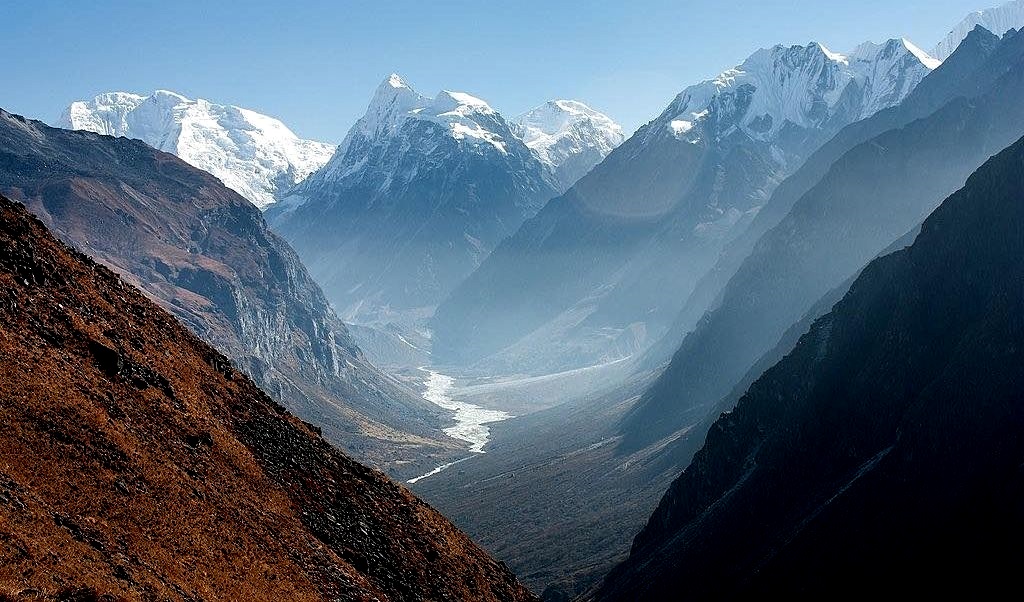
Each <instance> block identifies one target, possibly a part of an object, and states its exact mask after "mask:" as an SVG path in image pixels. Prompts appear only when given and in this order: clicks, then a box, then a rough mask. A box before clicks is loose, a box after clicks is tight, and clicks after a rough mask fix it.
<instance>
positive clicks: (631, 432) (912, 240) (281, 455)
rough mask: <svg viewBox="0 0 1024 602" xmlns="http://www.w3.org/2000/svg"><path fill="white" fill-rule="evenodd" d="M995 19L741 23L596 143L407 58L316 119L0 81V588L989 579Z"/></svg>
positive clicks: (1018, 119) (1001, 375) (1002, 487)
mask: <svg viewBox="0 0 1024 602" xmlns="http://www.w3.org/2000/svg"><path fill="white" fill-rule="evenodd" d="M1022 25H1024V0H1014V1H1012V2H1009V3H1007V4H1005V5H1003V6H1001V7H997V8H992V9H986V10H981V11H977V12H974V13H971V14H969V15H967V17H966V18H965V19H964V20H963V21H962V22H960V23H958V24H957V25H956V26H955V27H954V28H953V29H952V30H951V31H950V32H949V33H948V35H947V36H946V37H945V38H944V39H943V40H942V41H941V42H940V43H939V44H938V45H937V46H936V47H935V48H934V50H933V51H932V52H931V53H927V52H925V51H923V50H921V48H919V47H918V46H917V45H915V44H913V43H912V42H910V41H909V40H907V39H905V38H894V39H890V40H887V41H885V42H883V43H881V44H876V43H872V42H866V43H864V44H861V45H859V46H857V47H856V48H854V49H852V50H850V51H849V52H835V51H833V50H831V49H829V48H828V47H826V46H825V45H823V44H821V43H819V42H810V43H807V44H803V45H776V46H772V47H767V48H762V49H760V50H757V51H756V52H754V53H753V54H751V55H750V56H748V57H747V58H746V59H745V60H743V61H741V62H739V64H737V65H736V66H735V67H733V68H731V69H727V70H725V71H723V72H721V73H720V74H719V75H717V76H715V77H712V78H709V79H707V80H705V81H701V82H698V83H696V84H693V85H690V86H686V87H684V88H682V90H681V91H680V92H679V93H678V94H677V95H676V96H675V97H674V98H673V99H672V100H671V102H670V103H668V105H667V106H666V108H665V109H664V110H663V111H662V112H661V113H660V114H659V115H658V116H656V117H655V118H654V119H652V120H651V121H650V122H648V123H647V124H645V125H643V126H642V127H640V128H639V129H638V130H637V131H636V132H634V133H632V134H631V135H628V136H627V135H626V133H625V132H624V131H623V129H622V128H621V127H620V126H619V125H617V124H616V123H615V122H614V121H613V120H612V119H611V118H609V117H608V116H606V115H604V114H602V113H601V112H599V111H597V110H595V109H593V108H591V107H589V106H588V105H586V104H584V103H583V102H580V101H577V100H564V99H559V100H551V101H549V102H546V103H543V104H541V105H539V106H537V107H535V108H533V109H531V110H529V111H527V112H525V113H523V114H521V115H519V116H516V117H511V116H509V117H506V116H505V115H503V114H502V113H501V112H499V111H498V110H496V109H495V108H494V107H492V106H491V105H490V104H488V102H486V101H484V100H483V99H481V98H478V97H476V96H474V95H471V94H468V93H465V92H457V91H451V90H442V91H440V92H438V93H436V94H434V95H433V96H427V95H424V94H421V93H420V92H418V91H416V90H415V89H414V88H413V87H412V86H411V85H410V84H409V83H408V82H407V81H406V80H405V79H403V78H402V77H400V76H398V75H397V74H392V75H390V76H388V77H386V78H384V81H383V82H381V83H380V85H379V86H378V87H377V88H376V90H375V91H374V93H373V95H372V98H371V100H370V103H369V105H368V106H367V109H366V111H365V113H364V114H363V115H362V117H361V118H360V119H359V120H358V121H356V123H355V125H354V126H353V127H352V128H351V129H350V130H349V132H348V134H347V135H346V137H345V138H344V140H343V141H342V142H341V144H339V145H337V146H335V145H331V144H325V143H320V142H315V141H311V140H303V139H300V138H299V137H298V136H296V135H295V134H294V133H293V132H292V131H291V130H289V129H288V127H287V126H285V125H284V124H283V123H282V122H280V121H278V120H276V119H274V118H271V117H268V116H265V115H261V114H259V113H256V112H254V111H251V110H247V109H242V108H239V107H235V106H231V105H221V104H216V103H213V102H210V101H207V100H202V99H198V100H191V99H189V98H186V97H184V96H181V95H179V94H176V93H174V92H169V91H164V90H158V91H156V92H154V93H152V94H149V95H137V94H132V93H126V92H111V93H106V94H100V95H99V96H96V97H95V98H94V99H93V100H91V101H77V102H74V103H72V104H71V105H70V106H68V108H67V110H66V111H65V112H64V114H63V115H62V116H61V118H60V120H59V122H58V124H59V125H61V126H62V127H61V128H54V127H50V126H47V125H46V124H44V123H41V122H39V121H33V120H31V119H26V118H24V117H21V116H18V115H14V114H11V113H8V112H6V111H3V110H2V109H0V365H3V366H5V369H4V370H2V371H0V400H3V401H0V417H2V420H0V424H2V425H3V426H2V428H0V449H2V450H3V453H0V541H3V542H5V543H6V545H4V546H0V601H4V600H8V599H11V600H23V599H25V600H30V599H43V600H54V601H58V600H59V601H61V602H65V601H69V600H75V601H89V602H93V601H96V602H98V601H100V600H119V599H135V598H139V599H170V600H183V601H186V600H205V599H253V600H276V599H299V600H306V599H309V600H326V599H330V600H360V601H362V600H366V601H370V600H377V601H381V602H384V601H387V600H410V601H411V600H483V601H489V600H511V601H519V600H536V599H537V596H536V595H535V594H541V599H542V600H543V601H544V602H572V601H575V602H612V601H618V600H637V599H639V600H666V599H668V600H671V599H695V600H733V599H751V598H754V597H757V598H798V599H820V598H832V597H839V598H845V597H868V596H871V597H879V596H882V597H887V596H888V597H894V596H898V597H905V598H910V597H914V598H917V597H951V596H953V597H964V598H986V599H987V598H992V597H996V596H1001V595H1004V594H1005V591H1007V590H1009V589H1010V588H1012V587H1013V586H1014V585H1015V583H1014V581H1013V580H1014V578H1015V575H1016V573H1017V567H1018V565H1019V564H1020V561H1021V560H1024V553H1022V552H1021V551H1020V549H1021V547H1020V545H1019V540H1020V537H1021V535H1022V534H1024V512H1022V510H1021V509H1022V508H1024V480H1022V478H1021V474H1022V473H1021V470H1020V467H1021V466H1024V463H1022V462H1024V443H1022V438H1021V437H1020V436H1019V433H1020V432H1021V429H1022V427H1024V406H1021V404H1020V403H1019V401H1020V400H1019V398H1020V394H1019V391H1021V390H1022V385H1024V364H1022V363H1021V362H1020V361H1019V359H1020V358H1019V357H1018V356H1019V355H1020V353H1021V349H1022V344H1024V267H1022V266H1021V264H1020V261H1019V257H1020V256H1021V254H1022V252H1024V204H1022V199H1024V195H1022V193H1024V105H1021V103H1020V102H1019V99H1020V98H1022V97H1024V35H1022V33H1021V31H1020V30H1019V29H1018V28H1019V27H1021V26H1022ZM10 199H13V200H10ZM4 458H6V459H7V460H8V461H6V462H4V461H2V460H3V459H4ZM378 471H383V472H378ZM392 479H394V480H392ZM399 482H404V483H406V486H402V485H400V484H398V483H399ZM410 489H411V490H413V491H415V494H414V493H412V492H411V491H410ZM418 496H422V498H423V500H425V502H424V501H421V499H420V498H419V497H418ZM428 504H429V505H428ZM435 508H436V510H435ZM442 513H443V514H442ZM446 517H447V518H446ZM449 521H451V522H449ZM462 531H465V533H466V534H463V532H462ZM474 542H475V543H474ZM485 550H486V551H485ZM489 554H493V555H494V558H492V557H491V556H489ZM197 567H198V568H197ZM517 575H518V578H519V579H522V584H521V583H520V582H519V581H517V577H516V576H517ZM530 590H532V592H531V591H530Z"/></svg>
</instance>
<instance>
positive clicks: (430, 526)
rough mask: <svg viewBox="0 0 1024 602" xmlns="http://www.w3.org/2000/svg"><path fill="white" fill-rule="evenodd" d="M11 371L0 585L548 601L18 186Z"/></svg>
mask: <svg viewBox="0 0 1024 602" xmlns="http://www.w3.org/2000/svg"><path fill="white" fill-rule="evenodd" d="M0 365H2V366H3V370H0V541H2V542H3V545H2V546H0V597H4V596H6V597H7V598H14V599H23V598H24V599H39V598H43V599H47V598H56V599H90V598H93V599H95V598H96V597H101V596H108V595H109V596H111V597H113V598H115V599H116V598H125V599H160V600H199V599H208V600H212V599H222V600H321V599H332V600H334V599H340V600H423V599H430V600H495V601H497V600H502V601H504V600H529V599H532V596H531V595H530V594H529V593H528V592H527V591H526V590H525V589H524V588H522V587H521V586H520V585H519V584H518V583H517V582H516V581H515V578H514V577H513V576H512V574H511V573H510V572H509V571H508V570H507V569H506V568H505V567H504V566H502V565H500V564H499V563H497V562H495V561H494V560H492V559H490V558H489V557H488V556H487V555H486V554H485V553H484V552H483V551H481V550H480V549H479V548H478V547H477V546H475V545H474V544H473V543H472V542H471V541H470V540H469V539H468V538H467V537H466V536H464V535H463V534H462V533H460V532H459V531H458V530H457V529H455V528H454V527H453V526H452V525H451V524H450V523H449V522H448V521H447V520H446V519H444V518H443V517H442V516H441V515H439V514H438V513H437V512H435V511H434V510H432V509H431V508H430V507H429V506H427V505H426V504H424V503H423V502H421V501H419V500H418V499H417V498H415V497H414V496H413V495H412V494H411V493H409V492H408V491H407V490H405V489H404V488H402V487H400V486H398V485H396V484H395V483H393V482H392V481H390V480H388V479H387V478H386V477H385V476H383V475H382V474H380V473H378V472H375V471H373V470H370V469H368V468H366V467H364V466H362V465H360V464H358V463H356V462H354V461H353V460H351V459H350V458H348V457H347V456H345V455H344V454H342V453H340V452H339V451H337V450H336V449H334V448H333V447H331V446H330V445H329V444H328V443H327V442H326V441H325V440H324V439H322V438H321V437H320V436H319V435H318V434H316V433H315V432H314V429H313V428H311V427H310V426H309V425H306V424H303V423H302V422H301V421H299V420H298V419H296V418H294V417H292V416H290V415H289V414H288V412H287V411H286V410H285V409H284V408H283V407H281V406H280V405H278V404H277V403H275V402H274V401H273V400H272V399H270V398H269V397H268V396H267V395H266V394H265V393H263V392H262V391H261V390H260V389H258V388H257V387H256V386H255V385H254V384H253V382H252V381H250V380H249V379H248V378H246V377H245V376H244V375H243V374H242V373H241V372H240V371H238V370H237V369H235V368H234V367H233V366H232V365H231V363H230V362H229V360H228V359H227V358H226V357H225V356H224V355H222V354H220V353H219V352H217V351H215V350H214V349H212V348H211V347H210V346H208V345H207V344H205V343H203V342H201V341H200V340H199V339H198V338H197V337H196V336H195V335H194V334H193V333H191V332H190V331H189V330H188V329H186V328H185V327H183V326H182V325H181V324H179V323H178V322H177V321H176V320H175V319H174V318H173V317H172V316H171V315H170V314H169V313H167V312H165V311H164V310H162V309H161V308H160V307H159V306H157V305H156V304H155V303H153V302H152V301H151V300H150V299H148V298H147V297H146V296H144V295H143V294H142V293H141V292H140V291H139V290H137V289H136V288H134V287H133V286H131V285H130V284H127V283H126V282H125V281H124V280H122V279H120V278H119V277H118V276H117V275H116V274H114V273H113V272H111V271H110V270H109V269H107V268H105V267H103V266H101V265H97V264H96V263H94V262H93V261H92V260H90V259H88V258H87V257H85V256H84V255H82V254H81V253H78V252H76V251H73V250H71V249H69V248H68V247H66V246H65V245H64V244H62V243H60V242H58V241H57V240H56V239H54V238H53V237H52V236H51V235H50V234H49V233H48V232H47V231H46V228H45V227H44V225H43V224H42V223H41V222H40V221H39V220H38V219H36V218H35V217H33V216H31V215H30V214H29V213H28V212H27V211H25V209H24V208H23V207H21V206H19V205H18V204H16V203H13V202H11V201H9V200H7V199H5V198H2V197H0ZM74 596H79V598H75V597H74Z"/></svg>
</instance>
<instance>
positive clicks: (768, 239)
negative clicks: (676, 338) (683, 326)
mask: <svg viewBox="0 0 1024 602" xmlns="http://www.w3.org/2000/svg"><path fill="white" fill-rule="evenodd" d="M1002 45H1004V46H1005V48H1004V49H1003V50H998V49H997V50H996V51H995V52H993V54H992V57H993V58H992V59H991V61H988V62H986V63H985V65H984V66H983V67H982V68H983V69H989V68H990V67H991V69H992V70H994V71H995V72H998V73H1000V74H1001V75H1000V76H999V77H998V78H997V79H996V80H995V81H994V82H992V83H991V85H990V86H989V87H988V88H987V89H986V91H985V92H984V93H983V94H980V95H977V96H974V97H972V98H966V97H963V96H961V97H958V98H956V99H954V100H952V101H950V102H949V103H947V104H946V105H944V106H943V107H942V108H941V109H939V110H938V111H935V112H934V113H932V114H931V115H929V116H928V117H926V118H924V119H919V120H916V121H913V122H911V123H909V124H907V125H906V126H904V127H901V128H897V129H894V130H890V131H887V132H885V133H883V134H881V135H879V136H876V137H874V138H872V139H871V140H869V141H868V142H865V143H863V144H860V145H857V146H856V147H854V148H853V149H851V150H850V151H848V152H847V153H845V154H844V155H843V156H842V157H840V158H839V159H838V160H837V161H836V162H835V163H834V164H833V165H832V167H831V168H830V169H829V171H828V173H827V174H826V175H825V176H824V177H823V178H822V179H821V180H820V181H819V182H818V183H817V184H816V185H815V186H813V187H812V188H811V189H810V190H809V191H808V192H807V193H806V194H804V195H803V196H802V197H801V198H800V199H799V200H798V201H797V202H796V203H795V204H794V205H793V208H792V209H791V210H790V211H789V213H788V214H787V215H786V217H785V218H784V219H783V220H782V221H781V222H779V224H778V225H777V226H775V227H774V228H772V229H771V230H769V231H768V232H767V233H766V234H765V235H764V236H762V237H761V239H760V240H759V241H758V242H757V244H756V246H755V247H754V250H753V252H752V253H751V255H750V256H749V257H747V258H746V260H744V262H743V264H742V265H741V267H740V269H739V270H738V271H737V272H736V274H735V275H734V276H733V277H732V279H731V280H730V281H729V284H728V285H727V286H726V288H725V289H724V291H723V293H722V301H721V304H720V305H719V306H718V307H717V308H716V309H715V310H713V311H711V312H709V313H708V314H706V315H705V316H704V317H703V318H702V319H701V321H700V322H699V323H698V324H697V326H696V328H695V329H694V330H693V331H692V332H691V333H690V334H689V335H687V337H686V338H685V339H684V341H683V343H682V345H681V346H680V347H679V349H678V350H677V351H676V353H675V355H674V356H673V359H672V361H671V362H670V364H669V365H668V368H667V369H666V370H665V371H664V373H663V374H662V376H661V378H660V379H659V380H658V381H657V382H656V383H655V385H654V386H653V387H652V388H651V389H650V390H649V391H648V392H647V393H645V395H644V398H643V400H642V401H641V402H640V403H639V404H637V406H636V407H635V409H634V410H633V411H632V412H631V414H630V416H629V417H628V419H627V420H626V421H625V422H624V424H623V432H624V434H625V436H626V446H627V449H628V448H629V447H630V446H632V445H643V444H645V443H649V442H650V441H653V440H657V439H659V438H661V437H663V436H665V435H666V434H667V433H670V432H672V431H674V430H676V429H678V428H682V427H683V426H685V425H686V424H689V422H688V420H689V419H690V417H691V416H692V415H693V414H694V412H697V413H700V412H706V411H707V410H708V409H710V407H711V406H712V404H714V403H716V402H717V401H718V400H720V399H721V398H722V397H724V396H725V395H727V394H728V393H729V391H730V390H731V389H732V388H733V387H734V386H735V385H736V383H737V382H738V381H739V380H740V379H741V378H742V377H743V375H744V374H745V373H746V372H747V371H748V370H749V369H750V367H751V366H752V365H753V364H754V362H755V361H756V360H757V359H758V358H759V357H761V355H762V354H764V353H765V352H767V351H768V350H770V349H771V348H772V347H774V346H775V344H776V343H778V341H779V339H780V337H781V336H782V335H783V333H784V332H785V331H786V329H787V328H789V327H790V326H791V325H792V324H793V323H795V322H796V321H798V320H799V319H800V318H801V317H802V316H803V315H804V314H805V313H806V312H807V311H808V310H809V309H810V308H811V307H812V306H813V305H814V303H815V302H817V301H818V299H820V298H821V297H822V296H823V295H825V293H827V292H828V291H829V290H831V289H833V288H835V287H837V286H839V285H840V284H841V283H842V282H843V281H845V280H847V279H848V278H850V277H851V276H853V275H854V274H855V273H856V272H857V271H858V270H859V269H860V268H861V267H862V266H864V265H865V264H866V263H867V262H868V261H870V260H871V259H872V258H873V257H874V256H875V255H877V254H878V253H879V252H880V251H882V250H883V249H885V248H886V247H887V246H889V245H890V244H891V243H892V242H893V241H895V240H896V239H898V238H899V237H901V236H902V235H904V234H905V233H906V232H907V231H909V230H910V229H911V228H913V227H914V226H915V225H916V224H918V223H920V221H921V220H922V219H924V217H925V216H927V215H928V213H930V212H931V211H932V210H933V209H934V208H935V207H936V206H938V204H939V202H941V200H942V199H943V198H945V197H946V196H948V195H949V194H950V193H952V192H953V191H955V190H956V189H958V188H959V187H961V186H962V185H963V183H964V181H965V180H966V179H967V177H968V176H969V175H970V173H971V172H972V171H973V170H974V169H977V167H978V166H980V165H981V164H982V163H983V162H984V161H985V160H987V159H988V158H989V157H991V156H992V155H993V154H994V153H996V152H998V151H999V150H1000V149H1002V148H1005V147H1006V146H1007V145H1009V144H1010V143H1012V142H1013V141H1015V140H1016V139H1017V138H1019V137H1020V136H1021V135H1022V134H1024V105H1022V104H1021V103H1019V102H1018V99H1019V98H1020V97H1021V95H1022V94H1024V36H1022V35H1017V34H1016V33H1015V32H1011V33H1009V34H1007V35H1006V36H1005V37H1004V38H1003V41H1002ZM1007 63H1008V65H1009V66H1007Z"/></svg>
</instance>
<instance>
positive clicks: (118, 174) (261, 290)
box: [0, 113, 454, 465]
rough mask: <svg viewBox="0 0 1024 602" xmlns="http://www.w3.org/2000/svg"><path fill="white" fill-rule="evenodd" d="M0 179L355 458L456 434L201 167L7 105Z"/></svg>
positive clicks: (387, 455)
mask: <svg viewBox="0 0 1024 602" xmlns="http://www.w3.org/2000/svg"><path fill="white" fill-rule="evenodd" d="M0 192H3V193H5V194H7V195H8V196H11V197H13V198H15V199H17V200H20V201H22V202H24V203H25V204H26V205H27V206H28V207H29V209H30V210H31V211H32V212H34V213H35V214H36V215H38V216H39V217H40V218H41V219H42V220H43V221H44V223H46V224H47V225H48V226H49V227H51V228H52V229H53V231H54V232H56V233H57V234H58V235H59V236H60V237H61V238H62V239H64V240H65V241H66V242H69V243H71V244H72V245H74V246H76V247H78V248H79V249H81V250H83V251H85V252H86V253H88V254H89V255H91V256H92V257H94V258H96V259H97V260H98V261H100V262H102V263H104V264H106V265H108V266H110V267H112V268H113V269H115V270H116V271H118V272H119V273H121V274H122V275H124V276H125V278H126V279H128V280H129V281H130V282H132V283H133V284H135V285H137V286H139V287H140V288H142V289H143V290H144V291H146V293H147V294H148V295H150V296H151V297H152V298H153V299H155V300H157V301H158V302H159V303H160V304H161V305H162V306H163V307H164V308H166V309H167V310H169V311H171V312H172V313H173V314H174V315H175V316H177V317H178V318H179V319H180V320H181V321H182V322H184V323H185V324H187V325H188V326H189V327H190V328H192V329H193V331H194V332H196V333H197V334H198V335H199V336H200V337H202V338H203V339H204V340H206V341H207V342H209V343H210V344H212V345H214V346H215V347H216V348H218V349H219V350H221V351H222V352H223V353H225V354H226V355H228V356H229V357H231V358H232V360H233V361H235V362H236V363H237V365H238V366H239V367H240V368H241V369H242V370H244V371H245V372H246V373H247V374H249V375H250V376H252V378H253V379H254V380H255V381H256V382H257V383H258V384H260V385H261V386H262V387H264V388H265V389H266V390H267V391H268V392H270V393H271V394H272V395H273V396H274V397H276V398H278V399H280V400H282V401H283V402H285V403H286V404H287V405H288V406H289V407H290V408H292V409H293V411H295V412H296V413H297V414H299V415H300V416H302V417H303V418H304V419H306V420H309V421H311V422H315V423H317V424H319V425H322V426H323V428H324V432H325V434H326V435H327V436H328V437H329V438H330V439H331V440H332V441H334V442H336V443H338V444H340V445H342V446H343V447H345V448H346V449H347V450H349V451H350V452H351V453H353V454H355V455H356V456H357V457H359V458H361V459H365V460H369V461H372V462H374V463H376V464H377V465H384V464H385V463H389V462H395V461H400V460H403V459H406V460H407V459H409V458H410V457H417V456H418V455H420V454H421V453H431V451H437V450H439V449H440V450H444V449H447V448H448V447H449V446H451V445H454V443H449V442H448V441H447V438H445V437H444V436H443V435H442V434H440V431H439V430H438V428H439V427H440V419H439V417H438V416H437V415H436V414H435V410H436V409H435V408H432V407H431V406H430V404H427V403H426V402H424V401H423V400H422V399H420V398H419V396H418V395H416V394H415V393H414V392H412V391H410V390H409V389H407V388H406V387H405V386H403V385H402V384H401V383H399V382H398V381H396V380H395V379H394V378H392V377H390V376H388V375H386V374H384V373H383V372H381V371H379V370H378V369H376V368H375V367H374V366H372V365H371V364H370V363H369V362H368V361H367V360H366V359H365V358H364V357H363V355H362V353H361V351H360V350H359V348H358V347H357V346H356V345H355V343H354V342H353V341H352V338H351V336H350V335H349V333H348V331H347V329H346V328H345V326H344V325H343V324H342V323H341V321H340V320H339V319H338V318H337V316H336V315H335V314H334V312H333V311H332V310H331V308H330V306H329V305H328V303H327V301H326V299H325V298H324V296H323V293H322V292H321V291H320V289H319V288H318V287H317V285H316V283H314V281H313V280H312V279H311V278H310V276H309V274H307V272H306V270H305V268H304V267H303V266H302V264H301V262H300V261H299V259H298V257H297V256H296V254H295V252H294V251H292V249H291V248H289V247H288V245H287V244H286V243H285V242H284V241H282V240H281V239H280V238H278V237H277V236H275V235H274V234H272V233H271V232H270V231H268V230H267V227H266V224H265V223H264V221H263V218H262V216H261V214H260V212H259V210H257V209H256V208H255V207H254V206H253V205H252V204H251V203H249V202H248V201H247V200H245V199H244V198H242V197H241V196H240V195H238V194H237V193H235V192H233V191H231V190H229V189H227V188H226V187H224V186H223V185H222V184H221V183H220V182H219V181H217V179H216V178H214V177H212V176H211V175H209V174H207V173H206V172H203V171H201V170H198V169H196V168H193V167H191V166H189V165H187V164H186V163H185V162H183V161H181V160H180V159H178V158H176V157H174V156H172V155H169V154H166V153H163V152H160V151H157V150H154V149H153V148H151V147H149V146H147V145H145V144H143V143H142V142H140V141H137V140H128V139H125V138H111V137H109V136H102V135H98V134H93V133H90V132H72V131H68V130H61V129H56V128H50V127H47V126H46V125H44V124H42V123H39V122H36V121H30V120H24V119H22V118H20V117H17V116H15V115H11V114H9V113H0Z"/></svg>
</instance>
